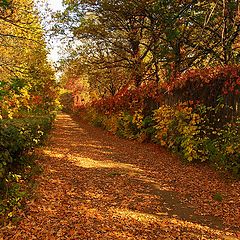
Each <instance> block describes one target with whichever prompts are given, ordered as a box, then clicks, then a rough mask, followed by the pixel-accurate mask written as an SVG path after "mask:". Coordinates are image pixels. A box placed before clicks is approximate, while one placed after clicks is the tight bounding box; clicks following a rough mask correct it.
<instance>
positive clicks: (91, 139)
mask: <svg viewBox="0 0 240 240" xmlns="http://www.w3.org/2000/svg"><path fill="white" fill-rule="evenodd" d="M37 152H38V162H39V164H40V165H41V166H42V167H43V169H44V172H43V174H42V175H41V176H39V177H37V183H38V187H37V189H36V193H35V197H34V198H33V199H31V200H29V202H28V203H27V210H26V212H25V216H24V218H23V220H22V221H21V222H20V223H19V225H18V226H8V227H6V228H5V229H3V230H2V231H1V233H2V238H3V239H12V240H14V239H21V240H22V239H43V240H46V239H49V240H54V239H136V240H142V239H237V238H236V236H237V235H235V238H234V237H229V234H230V233H229V232H231V231H235V232H236V231H238V230H239V225H238V224H240V223H239V222H240V221H239V217H240V214H239V209H240V208H239V206H240V205H239V201H240V200H239V189H240V184H239V182H231V180H229V181H230V182H223V181H222V180H221V179H220V177H219V176H218V175H217V173H215V172H214V171H211V170H210V169H209V168H208V167H206V166H201V167H199V166H194V165H183V164H182V163H181V162H180V161H179V160H178V159H176V157H174V156H171V155H170V154H169V153H167V152H165V151H164V150H163V149H161V148H160V147H159V146H156V145H154V144H142V143H138V142H136V141H129V140H124V139H119V138H117V137H116V136H113V135H111V134H109V133H107V132H104V131H102V130H101V129H98V128H94V127H92V126H89V125H88V124H86V123H84V122H81V121H79V123H76V122H75V121H73V120H72V119H71V118H70V117H69V116H68V115H65V114H61V115H59V116H58V117H57V120H56V123H55V127H54V129H53V131H52V134H51V138H50V139H49V141H48V145H47V146H45V147H43V148H40V149H38V150H37ZM216 191H218V192H221V193H222V194H223V195H224V198H223V201H222V202H216V201H214V200H213V199H212V195H213V194H214V193H215V192H216ZM230 201H234V205H233V204H232V205H231V202H230ZM223 209H226V210H225V211H224V210H223ZM201 215H203V216H201ZM204 215H205V216H204ZM213 215H215V216H213ZM228 226H232V227H233V228H234V229H227V228H228ZM227 235H228V237H227ZM230 235H231V234H230ZM0 239H1V234H0Z"/></svg>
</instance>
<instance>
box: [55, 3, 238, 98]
mask: <svg viewBox="0 0 240 240" xmlns="http://www.w3.org/2000/svg"><path fill="white" fill-rule="evenodd" d="M64 4H65V11H63V12H61V13H60V12H58V13H57V14H56V18H55V20H56V19H57V22H58V23H57V24H56V25H55V27H54V30H55V32H56V33H57V34H65V36H71V38H74V42H73V44H71V46H73V47H72V54H71V55H70V58H69V61H67V64H68V63H69V62H71V61H72V60H73V61H74V62H75V65H76V61H78V62H79V65H82V64H85V65H87V66H88V67H87V68H85V70H82V72H83V71H87V72H88V75H89V81H90V85H91V84H92V85H96V84H98V86H99V84H100V83H101V84H100V85H102V86H103V88H106V86H107V91H106V94H111V95H112V94H115V93H116V92H117V91H118V87H115V90H114V91H113V90H112V88H111V87H110V86H111V85H112V83H114V85H116V86H119V85H120V86H121V82H122V77H120V76H123V78H124V79H125V81H126V82H127V83H128V84H133V85H135V86H139V85H140V84H141V83H142V82H144V81H156V82H159V81H169V80H170V79H171V77H174V76H176V75H177V74H180V73H183V72H185V71H187V70H188V69H191V68H202V67H208V66H215V65H226V64H236V63H239V47H240V46H239V30H240V20H239V1H238V0H221V1H216V0H211V1H197V0H194V1H188V0H181V1H180V0H179V1H174V0H138V1H137V0H133V1H127V0H121V1H116V0H98V1H90V0H78V1H77V0H75V1H67V0H66V1H64ZM68 51H69V49H68ZM123 73H124V74H123ZM99 76H101V77H99ZM118 79H119V81H120V84H119V81H118ZM126 82H125V83H126ZM102 90H103V89H102ZM103 92H104V91H103Z"/></svg>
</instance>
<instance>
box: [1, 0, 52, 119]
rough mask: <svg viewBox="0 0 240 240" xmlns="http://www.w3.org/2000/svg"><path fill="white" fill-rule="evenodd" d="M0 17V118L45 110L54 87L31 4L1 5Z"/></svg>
mask: <svg viewBox="0 0 240 240" xmlns="http://www.w3.org/2000/svg"><path fill="white" fill-rule="evenodd" d="M0 13H1V14H0V52H1V56H0V100H1V102H0V116H1V117H10V116H12V115H14V114H17V113H18V112H19V111H20V110H30V109H34V108H36V107H37V106H38V107H40V108H42V109H45V110H46V109H48V107H50V105H52V104H53V102H54V99H55V97H56V92H55V86H56V83H55V77H54V71H53V69H52V67H51V65H50V63H49V62H48V61H47V53H48V52H47V48H46V43H45V40H44V32H43V29H42V27H41V24H40V19H39V17H38V13H37V10H36V8H35V5H34V1H32V0H24V1H23V0H12V1H7V0H5V1H1V4H0Z"/></svg>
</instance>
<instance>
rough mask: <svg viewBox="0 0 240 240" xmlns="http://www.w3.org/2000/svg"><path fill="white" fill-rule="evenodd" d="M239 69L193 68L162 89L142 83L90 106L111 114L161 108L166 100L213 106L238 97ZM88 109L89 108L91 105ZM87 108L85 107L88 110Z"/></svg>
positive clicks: (126, 87)
mask: <svg viewBox="0 0 240 240" xmlns="http://www.w3.org/2000/svg"><path fill="white" fill-rule="evenodd" d="M239 93H240V66H239V65H231V66H228V65H227V66H217V67H211V68H205V69H191V70H189V71H187V72H185V73H183V74H181V75H179V76H177V77H176V78H174V79H171V81H169V82H168V83H163V84H161V85H160V86H159V85H158V84H157V83H156V82H148V83H144V84H142V85H141V86H140V87H138V88H131V87H129V86H125V87H124V88H122V89H121V90H120V91H119V92H118V93H117V94H116V95H115V96H113V97H108V98H104V99H100V100H97V101H93V102H91V103H90V106H92V107H95V108H96V109H98V110H99V111H100V112H103V113H105V114H111V113H113V112H118V111H126V110H128V111H130V112H134V111H135V110H137V109H145V108H147V107H149V103H150V104H151V103H155V104H156V105H161V103H163V102H164V99H167V98H169V97H171V96H172V97H173V98H174V99H175V100H174V101H176V102H177V101H182V102H189V105H191V104H190V103H191V102H192V103H193V104H197V103H200V102H201V103H204V104H207V105H214V104H216V103H217V98H218V97H219V96H225V95H231V97H234V96H235V95H239ZM88 106H89V105H88ZM88 106H85V107H88Z"/></svg>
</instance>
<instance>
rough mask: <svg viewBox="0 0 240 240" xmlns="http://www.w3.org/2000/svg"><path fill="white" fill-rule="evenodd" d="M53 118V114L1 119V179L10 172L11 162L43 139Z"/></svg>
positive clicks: (18, 159)
mask: <svg viewBox="0 0 240 240" xmlns="http://www.w3.org/2000/svg"><path fill="white" fill-rule="evenodd" d="M52 120H53V117H52V116H42V117H40V116H39V117H33V118H24V119H11V120H10V119H8V120H1V121H0V150H1V151H0V179H2V180H3V179H4V177H5V176H6V175H7V174H8V171H9V170H10V169H11V164H15V163H16V162H19V161H21V158H22V156H23V154H24V153H25V152H26V151H28V150H31V149H32V148H33V147H35V146H36V145H38V144H39V143H41V142H42V141H43V139H44V137H45V135H46V133H47V132H48V131H49V129H50V128H51V123H52Z"/></svg>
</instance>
